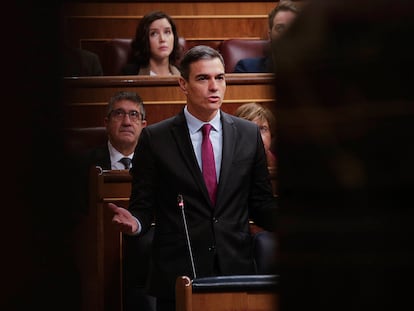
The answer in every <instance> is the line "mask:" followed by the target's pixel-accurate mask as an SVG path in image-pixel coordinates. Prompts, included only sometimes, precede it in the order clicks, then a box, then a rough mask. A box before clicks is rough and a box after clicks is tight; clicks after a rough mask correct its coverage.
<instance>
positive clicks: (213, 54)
mask: <svg viewBox="0 0 414 311" xmlns="http://www.w3.org/2000/svg"><path fill="white" fill-rule="evenodd" d="M214 58H218V59H220V61H221V63H222V64H223V67H224V59H223V56H222V55H221V54H220V53H219V52H218V51H217V50H215V49H213V48H212V47H209V46H207V45H196V46H195V47H193V48H191V49H189V50H188V51H187V52H186V53H185V54H184V57H183V59H182V60H181V63H180V73H181V76H182V77H183V78H184V79H185V80H188V78H189V76H190V65H191V64H192V63H194V62H196V61H198V60H200V59H214Z"/></svg>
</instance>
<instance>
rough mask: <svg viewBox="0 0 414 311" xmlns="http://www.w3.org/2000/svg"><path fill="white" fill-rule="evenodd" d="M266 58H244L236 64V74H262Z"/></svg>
mask: <svg viewBox="0 0 414 311" xmlns="http://www.w3.org/2000/svg"><path fill="white" fill-rule="evenodd" d="M265 63H266V57H249V58H243V59H241V60H239V61H238V62H237V63H236V66H235V67H234V72H239V73H240V72H262V71H263V68H264V65H265Z"/></svg>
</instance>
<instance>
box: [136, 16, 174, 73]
mask: <svg viewBox="0 0 414 311" xmlns="http://www.w3.org/2000/svg"><path fill="white" fill-rule="evenodd" d="M163 18H166V19H167V20H168V22H169V23H170V25H171V30H172V32H173V34H174V47H173V50H172V52H171V54H170V56H169V58H168V59H169V61H170V64H175V63H176V61H177V59H178V58H179V56H180V46H179V42H178V33H177V27H176V25H175V23H174V21H173V19H172V18H171V17H170V16H169V15H168V14H166V13H164V12H162V11H152V12H149V13H147V14H146V15H145V16H144V17H142V19H141V20H140V21H139V23H138V25H137V29H136V31H135V38H134V39H133V40H132V42H131V48H132V51H133V55H134V60H135V61H136V63H137V64H138V66H140V67H141V66H148V64H149V60H150V57H151V47H150V43H149V30H150V25H151V24H152V22H153V21H156V20H159V19H163Z"/></svg>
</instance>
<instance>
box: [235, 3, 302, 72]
mask: <svg viewBox="0 0 414 311" xmlns="http://www.w3.org/2000/svg"><path fill="white" fill-rule="evenodd" d="M298 12H299V11H298V8H297V6H296V4H295V3H293V2H292V1H288V0H285V1H281V2H279V3H278V5H277V6H276V7H275V8H274V9H273V10H272V11H271V12H270V13H269V18H268V23H269V33H268V36H269V48H268V49H267V54H268V55H266V56H263V57H250V58H244V59H241V60H239V61H238V62H237V64H236V66H235V67H234V72H239V73H243V72H244V73H246V72H257V73H261V72H262V73H266V72H272V73H273V72H274V68H273V60H272V57H271V51H272V49H271V46H272V45H273V43H274V42H275V41H276V40H277V39H278V38H279V37H280V35H281V34H282V33H283V32H284V31H285V30H286V29H287V28H288V27H289V26H290V24H292V22H293V20H294V19H295V18H296V16H297V14H298Z"/></svg>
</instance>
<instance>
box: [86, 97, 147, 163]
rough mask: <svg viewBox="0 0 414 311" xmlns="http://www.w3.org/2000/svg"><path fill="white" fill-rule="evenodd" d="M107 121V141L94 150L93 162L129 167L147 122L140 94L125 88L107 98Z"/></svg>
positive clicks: (105, 120) (105, 121)
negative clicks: (127, 90)
mask: <svg viewBox="0 0 414 311" xmlns="http://www.w3.org/2000/svg"><path fill="white" fill-rule="evenodd" d="M104 124H105V127H106V131H107V133H108V143H107V144H106V145H105V146H102V147H100V148H97V149H95V150H94V151H93V152H92V155H91V157H92V159H93V162H94V164H95V165H98V166H101V167H102V168H103V169H113V170H120V169H121V170H122V169H129V168H130V161H129V163H128V159H131V160H132V157H133V155H134V150H135V147H136V145H137V142H138V138H139V135H140V134H141V131H142V129H143V128H144V127H145V126H146V125H147V121H146V120H145V109H144V104H143V101H142V99H141V97H140V96H139V95H138V94H136V93H134V92H126V91H120V92H117V93H116V94H114V96H112V97H111V98H110V100H109V102H108V112H107V115H106V117H105V119H104ZM124 158H126V159H127V160H123V159H124ZM123 162H124V163H123Z"/></svg>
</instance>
